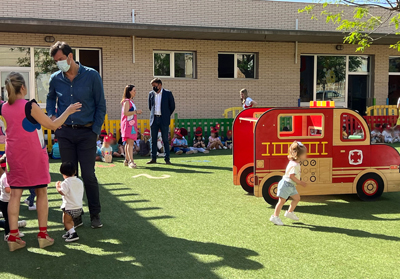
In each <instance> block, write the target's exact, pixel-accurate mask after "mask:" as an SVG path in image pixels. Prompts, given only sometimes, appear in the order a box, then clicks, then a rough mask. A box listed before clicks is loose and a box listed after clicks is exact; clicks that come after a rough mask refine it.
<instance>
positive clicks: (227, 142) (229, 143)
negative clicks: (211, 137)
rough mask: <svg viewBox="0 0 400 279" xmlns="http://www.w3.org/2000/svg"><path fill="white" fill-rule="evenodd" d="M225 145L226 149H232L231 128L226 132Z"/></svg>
mask: <svg viewBox="0 0 400 279" xmlns="http://www.w3.org/2000/svg"><path fill="white" fill-rule="evenodd" d="M225 146H226V148H228V149H232V130H228V132H226V137H225Z"/></svg>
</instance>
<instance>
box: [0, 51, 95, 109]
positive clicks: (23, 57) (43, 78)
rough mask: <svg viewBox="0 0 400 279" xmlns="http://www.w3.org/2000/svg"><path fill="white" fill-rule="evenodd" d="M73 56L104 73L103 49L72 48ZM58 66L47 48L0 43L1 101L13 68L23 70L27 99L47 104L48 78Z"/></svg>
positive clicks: (5, 94)
mask: <svg viewBox="0 0 400 279" xmlns="http://www.w3.org/2000/svg"><path fill="white" fill-rule="evenodd" d="M72 52H73V55H74V59H75V60H76V61H80V62H81V63H82V64H83V65H85V66H88V67H91V68H93V69H95V70H97V71H98V72H99V73H100V75H101V50H100V49H82V48H73V49H72ZM57 70H58V68H57V66H56V63H55V62H54V60H53V58H52V57H51V56H50V53H49V48H48V47H19V46H0V86H1V87H0V88H1V92H0V93H1V98H2V100H6V99H7V92H6V90H5V87H4V84H5V78H6V76H7V75H8V74H9V73H10V72H11V71H17V72H20V73H21V74H22V75H23V76H24V78H25V83H26V85H27V89H28V95H27V96H26V98H27V99H36V101H37V102H38V103H39V104H42V105H41V106H42V107H44V106H45V103H46V96H47V93H48V91H49V79H50V76H51V74H52V73H54V72H55V71H57Z"/></svg>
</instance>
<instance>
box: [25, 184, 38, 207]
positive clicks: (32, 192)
mask: <svg viewBox="0 0 400 279" xmlns="http://www.w3.org/2000/svg"><path fill="white" fill-rule="evenodd" d="M29 193H30V195H29V197H27V198H26V200H24V203H26V205H27V206H28V209H29V210H36V205H35V197H36V192H35V189H31V188H29Z"/></svg>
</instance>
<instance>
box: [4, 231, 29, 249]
mask: <svg viewBox="0 0 400 279" xmlns="http://www.w3.org/2000/svg"><path fill="white" fill-rule="evenodd" d="M7 243H8V249H10V252H13V251H15V250H17V249H21V248H24V247H25V246H26V242H25V241H23V240H22V239H21V238H20V237H18V236H16V235H9V236H8V240H7Z"/></svg>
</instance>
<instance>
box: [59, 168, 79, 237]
mask: <svg viewBox="0 0 400 279" xmlns="http://www.w3.org/2000/svg"><path fill="white" fill-rule="evenodd" d="M60 172H61V174H62V175H63V177H64V181H63V182H61V181H57V183H56V189H57V192H58V193H60V195H62V205H61V210H62V211H63V223H64V228H65V230H66V231H67V232H66V233H65V234H64V235H63V236H62V238H64V239H65V241H66V242H72V241H76V240H78V239H79V236H78V234H77V233H76V231H75V228H74V219H75V218H79V217H81V215H83V209H82V199H83V182H82V181H81V180H80V179H79V178H77V177H76V176H75V174H76V170H75V166H74V164H73V163H71V162H64V163H62V164H61V167H60Z"/></svg>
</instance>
